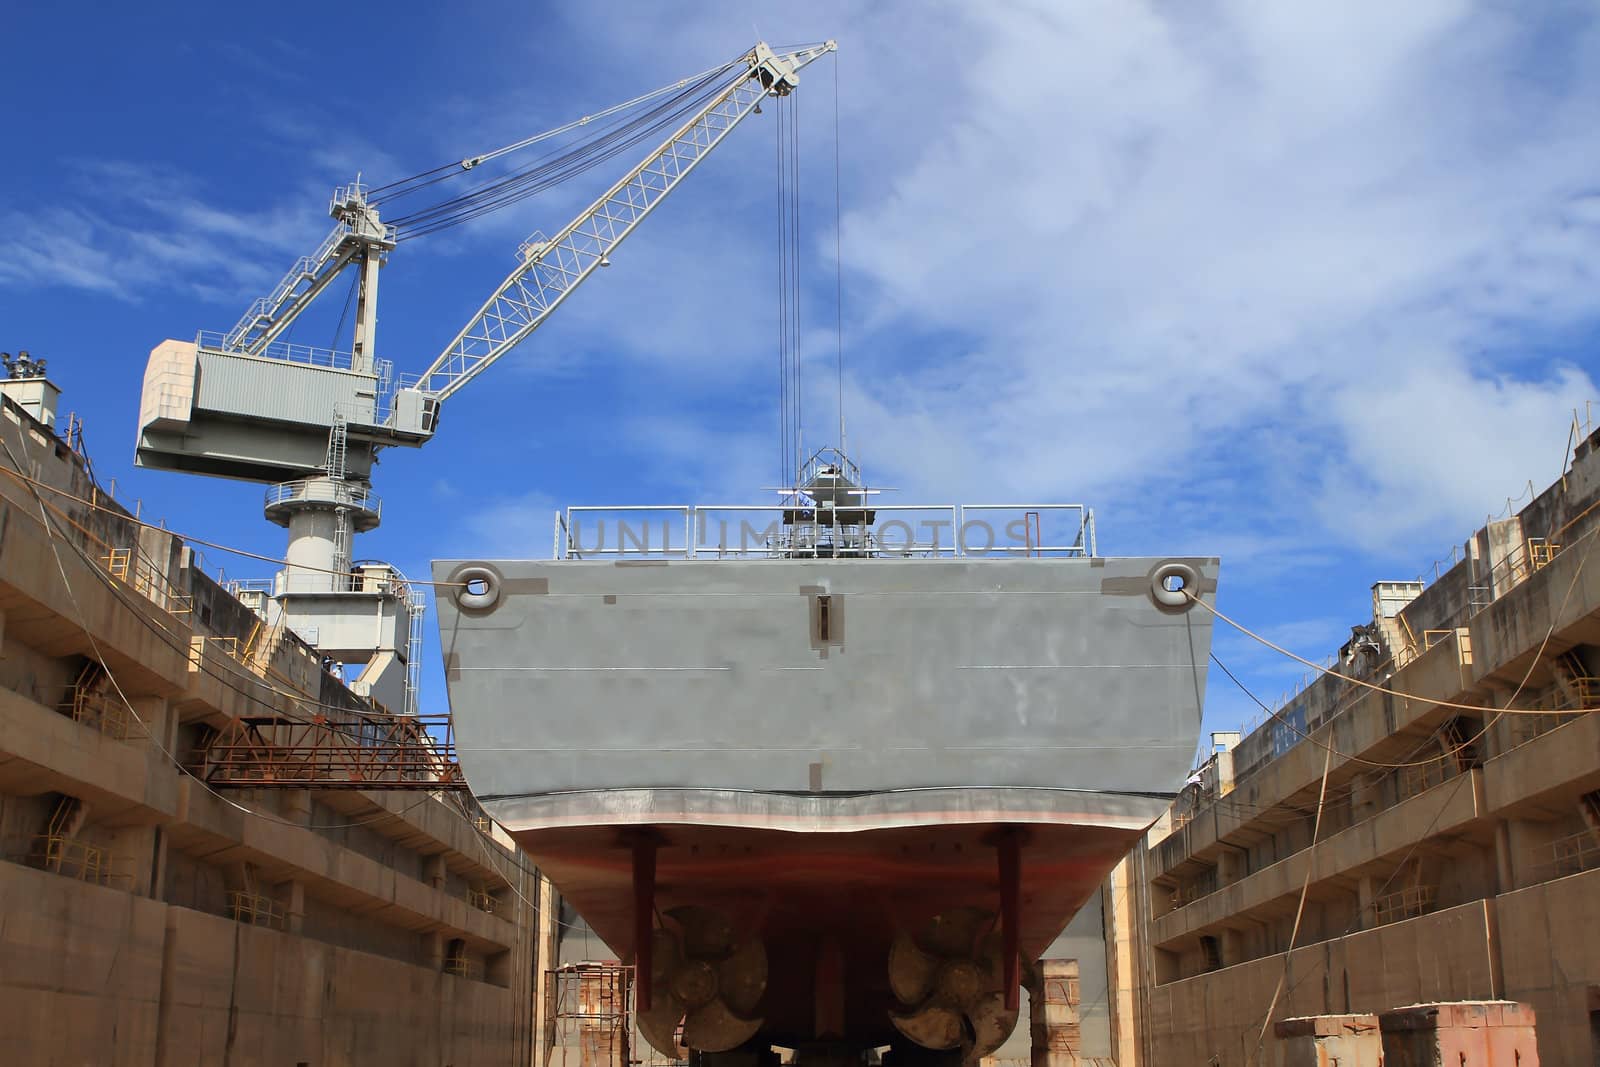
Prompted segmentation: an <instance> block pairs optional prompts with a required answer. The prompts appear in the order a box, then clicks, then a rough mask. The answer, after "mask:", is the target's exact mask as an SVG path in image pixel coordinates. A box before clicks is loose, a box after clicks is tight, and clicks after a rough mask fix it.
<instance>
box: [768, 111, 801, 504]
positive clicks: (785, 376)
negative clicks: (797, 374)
mask: <svg viewBox="0 0 1600 1067" xmlns="http://www.w3.org/2000/svg"><path fill="white" fill-rule="evenodd" d="M772 110H773V113H774V114H773V130H774V133H773V149H774V156H773V160H774V167H775V168H776V170H777V179H778V193H777V202H776V207H777V224H778V300H777V303H778V482H777V484H778V485H780V486H795V485H796V484H797V483H798V481H799V478H798V474H797V471H796V469H795V467H794V464H793V455H792V453H791V451H790V447H789V441H790V432H789V426H790V410H789V285H788V282H789V246H788V242H789V228H788V227H787V226H786V225H784V210H785V204H786V202H787V201H786V198H785V187H786V186H787V184H788V167H787V166H786V165H785V163H784V145H785V138H784V134H783V129H784V123H785V121H786V120H787V115H788V112H787V110H786V109H785V108H784V106H783V101H782V100H781V99H779V100H775V101H773V105H772ZM792 495H793V494H792V493H786V494H785V497H784V499H785V500H788V499H790V498H791V497H792Z"/></svg>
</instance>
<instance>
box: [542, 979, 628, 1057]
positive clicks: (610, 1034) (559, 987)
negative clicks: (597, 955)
mask: <svg viewBox="0 0 1600 1067" xmlns="http://www.w3.org/2000/svg"><path fill="white" fill-rule="evenodd" d="M632 978H633V968H632V967H629V966H627V965H625V964H621V963H614V962H607V963H569V964H566V965H564V966H561V967H557V968H555V969H554V970H551V971H547V972H546V973H545V1017H546V1018H547V1019H548V1020H549V1028H548V1030H547V1031H546V1032H547V1033H548V1034H549V1035H550V1036H549V1039H548V1044H547V1045H546V1047H545V1063H546V1065H547V1067H627V1065H628V1064H629V1063H630V1062H631V1061H630V1059H629V1049H628V1045H629V1041H628V1038H629V1030H630V1026H629V1017H630V1016H629V1006H630V1005H629V998H630V994H631V993H632V989H633V981H632Z"/></svg>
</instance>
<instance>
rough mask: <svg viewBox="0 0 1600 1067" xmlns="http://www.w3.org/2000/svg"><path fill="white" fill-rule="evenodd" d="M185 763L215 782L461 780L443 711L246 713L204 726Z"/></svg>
mask: <svg viewBox="0 0 1600 1067" xmlns="http://www.w3.org/2000/svg"><path fill="white" fill-rule="evenodd" d="M190 769H191V770H192V771H193V772H194V774H195V775H196V777H198V778H200V779H201V780H202V781H204V782H205V783H206V784H207V785H211V786H218V787H221V786H234V787H250V788H258V787H262V786H289V787H294V788H300V789H305V788H312V787H314V788H317V789H401V790H405V789H416V790H441V789H462V788H464V787H465V785H464V782H463V781H462V778H461V768H460V765H459V764H458V763H457V762H456V753H455V732H454V728H453V727H452V725H451V721H450V716H449V715H394V714H387V713H383V712H347V713H344V712H342V713H338V714H337V715H324V714H318V715H313V716H308V717H303V718H293V717H289V716H285V715H278V714H270V715H250V716H244V717H241V718H239V719H237V720H235V721H234V722H232V723H230V724H229V725H228V726H227V727H225V728H224V729H222V730H219V731H214V732H213V733H212V734H210V735H209V737H208V739H207V740H206V742H205V743H203V744H202V745H201V746H199V747H198V748H197V750H196V752H195V754H194V757H193V760H192V762H191V767H190Z"/></svg>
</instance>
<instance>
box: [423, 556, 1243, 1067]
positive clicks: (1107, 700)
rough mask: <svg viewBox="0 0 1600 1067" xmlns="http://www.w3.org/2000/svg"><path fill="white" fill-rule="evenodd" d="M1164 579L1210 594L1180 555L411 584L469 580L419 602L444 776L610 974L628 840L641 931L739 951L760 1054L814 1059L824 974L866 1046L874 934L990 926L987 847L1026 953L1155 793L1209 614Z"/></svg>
mask: <svg viewBox="0 0 1600 1067" xmlns="http://www.w3.org/2000/svg"><path fill="white" fill-rule="evenodd" d="M1174 566H1177V567H1180V568H1183V569H1184V570H1185V573H1187V574H1188V575H1189V576H1190V588H1191V589H1192V590H1193V591H1194V592H1195V594H1196V595H1198V596H1201V597H1203V598H1209V597H1210V596H1211V595H1212V593H1213V591H1214V588H1215V575H1216V561H1215V560H1208V559H1184V560H1155V559H1112V560H1101V559H1073V560H1061V559H1051V560H1045V559H1029V560H992V561H967V560H959V559H955V560H951V559H945V560H894V561H874V560H854V561H851V560H836V561H811V560H808V561H788V560H784V561H761V562H733V561H716V562H672V563H663V562H661V561H650V562H649V563H648V564H645V565H640V564H637V563H635V564H631V565H629V564H623V565H618V564H616V563H592V562H576V561H557V562H549V561H545V562H534V561H517V562H506V561H498V562H494V563H478V562H472V561H454V562H443V563H439V564H436V565H435V578H436V580H438V581H441V582H452V581H461V580H463V575H465V576H467V577H471V578H479V577H482V576H484V575H487V576H488V579H489V585H490V586H491V587H492V589H491V594H490V595H487V596H484V597H473V598H468V599H469V600H473V599H476V600H477V603H476V604H471V603H469V604H467V605H463V604H462V603H461V598H460V597H459V596H441V597H440V626H441V638H442V643H443V648H444V654H445V663H446V674H447V679H448V683H449V686H450V693H451V704H452V710H453V713H454V716H455V721H456V730H457V745H458V749H459V752H460V758H461V763H462V768H463V771H464V772H465V774H466V777H467V781H468V784H469V785H470V786H471V787H472V789H473V791H474V792H475V793H476V794H477V796H478V798H479V800H480V802H481V803H482V804H483V805H484V807H485V808H486V809H487V810H488V812H489V813H490V814H491V815H492V816H493V817H494V818H495V819H496V820H498V821H499V822H501V823H502V824H503V825H504V826H505V827H506V828H507V829H508V830H509V831H510V832H511V833H512V834H513V835H514V836H515V837H516V839H517V840H518V842H519V843H520V844H521V845H522V846H523V847H524V848H525V849H526V850H527V851H528V852H529V853H530V855H531V856H532V857H533V858H534V860H535V861H536V862H537V863H538V864H539V866H540V868H541V869H542V870H543V871H544V872H545V873H546V874H548V875H549V877H550V878H551V880H552V881H553V882H554V884H555V886H556V887H557V889H558V890H559V891H560V892H561V893H562V894H563V895H564V896H565V897H566V898H567V899H568V900H569V901H570V902H571V903H572V904H573V906H574V907H575V908H576V909H577V911H578V912H579V913H580V914H581V915H582V916H583V917H584V918H585V919H586V920H587V921H588V922H589V924H590V925H591V927H592V928H593V929H594V930H595V932H596V933H597V934H598V935H599V937H601V938H603V939H604V940H605V942H606V943H607V945H609V946H610V948H611V950H612V951H613V952H614V953H615V954H616V956H617V957H618V958H620V959H624V960H627V959H630V958H631V957H632V955H633V953H634V951H635V940H636V938H635V931H636V925H635V916H636V911H637V909H638V908H639V907H640V897H639V884H638V870H637V867H636V862H637V855H638V851H639V843H640V842H641V841H648V843H649V848H650V850H651V853H652V860H653V880H652V881H653V886H652V892H653V901H652V905H653V907H654V909H655V910H656V911H658V912H663V913H664V912H667V911H670V910H671V909H672V908H674V907H676V906H678V905H680V904H697V905H704V906H709V907H712V908H715V909H717V910H718V911H719V912H721V913H723V914H726V915H727V916H729V917H730V919H731V920H732V921H733V922H734V924H735V926H736V927H738V928H739V929H740V930H742V931H744V932H746V933H747V934H748V935H750V936H758V937H760V938H761V940H762V942H763V944H764V945H765V948H766V951H767V955H768V958H769V960H770V962H771V969H770V977H769V989H768V995H767V996H766V998H765V999H764V1001H763V1005H762V1012H763V1015H764V1017H765V1018H766V1024H765V1027H764V1028H763V1030H762V1039H763V1040H770V1041H773V1042H775V1043H779V1044H785V1043H787V1044H795V1043H801V1042H804V1041H806V1040H809V1039H812V1038H813V1037H815V1031H816V1025H817V1020H818V1018H819V1014H818V1013H819V1011H820V1012H823V1013H824V1014H826V1011H827V1009H826V1006H825V1005H821V1004H819V1002H818V998H819V997H822V998H825V999H834V1000H837V999H839V997H840V990H839V989H838V988H837V985H838V983H837V982H836V983H834V987H832V988H831V989H822V991H821V992H819V988H820V987H819V986H818V979H817V976H818V974H819V962H818V961H819V953H825V954H831V955H832V956H833V957H834V958H835V959H836V960H837V962H838V967H837V970H838V971H839V972H840V973H841V977H840V978H839V981H841V982H842V985H843V996H842V1000H843V1003H844V1004H845V1005H846V1008H845V1012H846V1018H845V1021H844V1029H845V1031H846V1032H845V1034H844V1035H843V1036H844V1038H845V1039H846V1040H849V1041H852V1042H854V1043H856V1044H858V1045H863V1046H865V1045H875V1044H885V1043H890V1042H891V1041H892V1040H893V1038H894V1033H893V1030H892V1028H891V1027H890V1025H889V1022H888V1012H889V1010H890V1009H891V1008H893V1007H894V1006H895V1005H894V1002H893V997H892V995H891V993H890V990H889V983H888V976H887V971H886V966H885V963H886V959H887V956H888V951H889V945H890V942H891V939H892V938H893V937H894V935H895V933H896V932H906V933H909V932H914V931H916V930H918V929H921V928H922V927H923V926H924V925H925V924H926V923H927V922H928V921H930V920H931V919H932V917H933V916H936V915H940V914H943V913H947V912H949V911H951V909H955V908H960V907H966V906H972V907H978V908H983V909H985V910H988V911H991V912H995V913H996V914H998V913H999V910H1000V907H999V905H1000V895H1001V884H1002V881H1003V880H1004V879H1003V877H1002V864H1001V861H1000V855H1001V852H1002V849H1001V847H1000V843H1001V842H1002V841H1004V840H1008V839H1009V840H1010V841H1012V842H1015V845H1016V852H1017V855H1018V860H1019V862H1018V864H1017V873H1018V876H1019V886H1018V888H1019V893H1018V897H1017V904H1018V907H1017V911H1016V916H1017V923H1016V939H1017V946H1018V948H1019V950H1020V952H1021V953H1022V956H1023V958H1024V959H1032V958H1036V957H1037V956H1038V954H1039V953H1041V952H1043V951H1044V950H1045V949H1046V947H1047V946H1048V945H1049V943H1050V942H1051V940H1052V939H1053V938H1054V937H1055V936H1056V935H1057V934H1058V933H1059V932H1060V931H1061V929H1062V928H1063V927H1064V926H1065V925H1066V923H1067V921H1068V920H1069V919H1070V918H1071V916H1072V915H1073V914H1074V913H1075V912H1076V911H1077V910H1078V909H1079V908H1080V907H1081V906H1082V905H1083V904H1084V903H1085V901H1086V900H1088V899H1089V897H1090V896H1091V895H1092V894H1093V893H1094V891H1095V889H1096V887H1097V886H1098V885H1099V884H1100V883H1101V882H1102V881H1103V880H1104V878H1105V876H1106V874H1107V873H1108V871H1109V870H1110V868H1111V867H1112V866H1114V865H1115V863H1116V862H1117V860H1118V859H1119V858H1120V857H1121V856H1123V855H1124V854H1126V852H1127V850H1128V849H1129V848H1130V847H1131V846H1132V844H1133V843H1134V841H1135V840H1136V839H1137V837H1138V835H1139V834H1140V833H1141V832H1142V831H1143V830H1144V829H1145V828H1146V827H1147V826H1148V825H1149V823H1150V822H1151V821H1152V820H1153V819H1155V818H1156V817H1157V816H1158V815H1159V814H1160V812H1161V811H1162V810H1163V809H1164V808H1165V807H1166V805H1167V803H1168V802H1169V801H1170V798H1171V797H1172V795H1174V794H1175V792H1176V791H1177V789H1178V788H1179V787H1180V786H1181V784H1182V782H1183V779H1184V775H1185V774H1186V773H1187V770H1188V767H1189V766H1190V762H1191V760H1192V757H1193V753H1194V750H1195V744H1196V741H1197V739H1198V734H1199V728H1200V707H1201V702H1202V699H1203V693H1204V685H1205V662H1206V656H1207V653H1208V651H1209V647H1210V628H1209V622H1210V618H1209V613H1206V612H1203V611H1199V612H1197V611H1190V610H1185V606H1174V605H1173V604H1171V603H1162V600H1161V597H1160V588H1159V586H1160V580H1159V574H1161V573H1163V568H1167V569H1168V570H1170V569H1171V568H1172V567H1174ZM474 588H479V589H481V588H483V587H482V586H475V587H474ZM1167 599H1168V600H1170V599H1171V598H1170V597H1169V598H1167ZM485 600H487V601H488V603H485V602H484V601H485ZM824 946H826V948H824ZM835 1028H837V1027H835Z"/></svg>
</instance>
